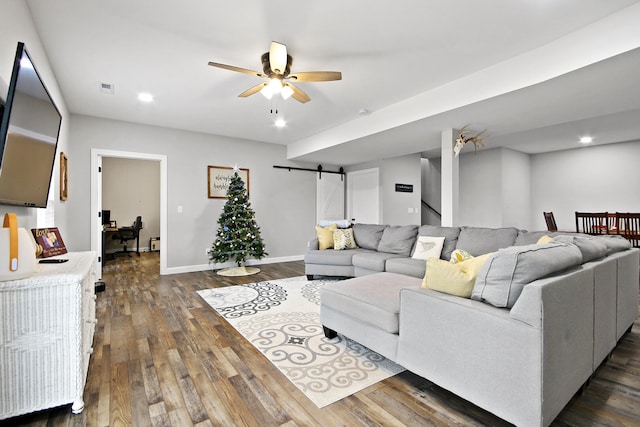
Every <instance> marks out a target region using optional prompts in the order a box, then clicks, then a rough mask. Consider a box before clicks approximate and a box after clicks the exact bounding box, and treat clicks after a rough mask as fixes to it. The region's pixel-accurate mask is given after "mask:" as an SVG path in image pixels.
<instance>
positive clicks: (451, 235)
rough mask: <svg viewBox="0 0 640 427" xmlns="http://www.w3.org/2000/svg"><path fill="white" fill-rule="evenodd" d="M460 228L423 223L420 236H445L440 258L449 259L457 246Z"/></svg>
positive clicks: (419, 231) (419, 230)
mask: <svg viewBox="0 0 640 427" xmlns="http://www.w3.org/2000/svg"><path fill="white" fill-rule="evenodd" d="M459 234H460V228H458V227H440V226H437V225H422V226H420V228H418V236H433V237H444V244H443V245H442V253H441V254H440V259H445V260H448V259H449V258H451V252H453V250H454V249H455V248H456V244H457V242H458V235H459Z"/></svg>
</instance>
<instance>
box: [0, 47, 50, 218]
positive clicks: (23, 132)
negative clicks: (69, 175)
mask: <svg viewBox="0 0 640 427" xmlns="http://www.w3.org/2000/svg"><path fill="white" fill-rule="evenodd" d="M61 123H62V116H61V115H60V111H59V110H58V108H57V107H56V105H55V103H54V102H53V99H51V96H50V95H49V92H48V91H47V88H46V87H45V85H44V83H43V82H42V79H41V78H40V75H39V74H38V71H37V70H36V68H35V66H34V64H33V61H32V60H31V57H30V56H29V54H28V53H27V50H26V48H25V45H24V43H22V42H19V43H18V49H17V51H16V57H15V60H14V63H13V70H12V73H11V80H10V82H9V90H8V91H7V97H6V101H5V104H4V108H3V112H2V122H0V204H8V205H19V206H29V207H39V208H44V207H46V206H47V198H48V196H49V187H50V185H51V177H52V174H53V165H54V163H55V160H56V149H57V146H58V136H59V133H60V124H61Z"/></svg>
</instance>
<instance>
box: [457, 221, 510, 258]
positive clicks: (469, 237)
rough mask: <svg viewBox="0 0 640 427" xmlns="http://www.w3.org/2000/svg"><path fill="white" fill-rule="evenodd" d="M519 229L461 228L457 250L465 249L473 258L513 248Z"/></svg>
mask: <svg viewBox="0 0 640 427" xmlns="http://www.w3.org/2000/svg"><path fill="white" fill-rule="evenodd" d="M517 236H518V229H517V228H512V227H509V228H481V227H461V228H460V235H459V236H458V243H457V244H456V249H464V250H465V251H467V252H469V253H470V254H471V255H473V256H479V255H484V254H488V253H489V252H495V251H497V250H498V249H502V248H506V247H509V246H513V244H514V243H515V241H516V237H517Z"/></svg>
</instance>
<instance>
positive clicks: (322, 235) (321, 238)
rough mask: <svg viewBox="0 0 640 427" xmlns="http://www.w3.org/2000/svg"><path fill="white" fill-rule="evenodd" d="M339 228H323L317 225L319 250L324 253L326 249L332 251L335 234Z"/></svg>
mask: <svg viewBox="0 0 640 427" xmlns="http://www.w3.org/2000/svg"><path fill="white" fill-rule="evenodd" d="M337 229H338V226H337V225H335V224H331V225H328V226H326V227H321V226H319V225H316V236H317V238H318V248H319V249H320V250H321V251H322V250H325V249H331V248H332V247H333V232H334V230H337Z"/></svg>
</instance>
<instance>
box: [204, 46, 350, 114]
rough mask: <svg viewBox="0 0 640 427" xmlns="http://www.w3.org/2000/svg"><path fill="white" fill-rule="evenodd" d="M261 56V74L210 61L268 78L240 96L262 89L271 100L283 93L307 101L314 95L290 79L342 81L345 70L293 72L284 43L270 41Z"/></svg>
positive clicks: (227, 67) (234, 69) (232, 69)
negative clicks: (305, 91)
mask: <svg viewBox="0 0 640 427" xmlns="http://www.w3.org/2000/svg"><path fill="white" fill-rule="evenodd" d="M260 59H261V61H262V70H263V72H262V73H260V72H258V71H253V70H248V69H246V68H240V67H235V66H233V65H226V64H219V63H217V62H211V61H209V65H211V66H212V67H218V68H224V69H225V70H231V71H237V72H239V73H245V74H251V75H254V76H258V77H262V78H265V79H269V81H266V82H262V83H260V84H258V85H255V86H253V87H252V88H249V89H247V90H245V91H244V92H242V93H241V94H240V95H238V96H239V97H241V98H246V97H247V96H250V95H253V94H254V93H257V92H260V93H262V94H263V95H264V96H266V97H267V98H269V99H271V97H272V96H273V95H275V94H277V93H280V94H281V95H282V97H283V98H284V99H287V98H289V97H292V98H293V99H295V100H296V101H298V102H302V103H305V102H309V101H311V98H309V95H307V94H306V93H304V92H303V91H301V90H300V89H299V88H298V87H296V86H294V85H293V84H292V83H291V82H328V81H333V80H342V73H340V72H339V71H305V72H300V73H291V64H292V62H293V58H292V57H291V55H289V54H287V46H285V45H283V44H282V43H278V42H271V47H270V49H269V52H265V53H263V54H262V57H261V58H260Z"/></svg>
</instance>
